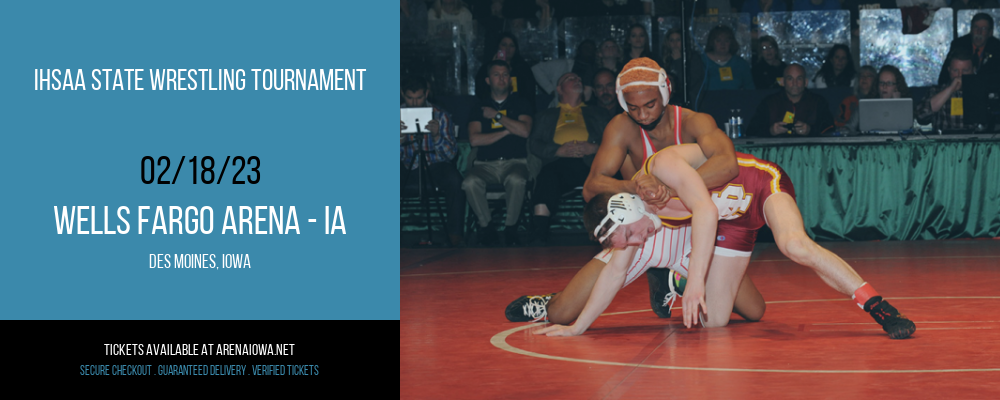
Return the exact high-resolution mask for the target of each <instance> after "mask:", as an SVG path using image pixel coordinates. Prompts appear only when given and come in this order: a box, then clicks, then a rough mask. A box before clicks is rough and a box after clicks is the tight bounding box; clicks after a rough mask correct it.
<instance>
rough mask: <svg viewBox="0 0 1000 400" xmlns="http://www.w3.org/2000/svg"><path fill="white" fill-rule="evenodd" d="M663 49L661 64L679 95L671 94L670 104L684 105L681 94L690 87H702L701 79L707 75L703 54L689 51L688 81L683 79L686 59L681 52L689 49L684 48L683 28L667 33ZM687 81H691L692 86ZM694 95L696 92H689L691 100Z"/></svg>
mask: <svg viewBox="0 0 1000 400" xmlns="http://www.w3.org/2000/svg"><path fill="white" fill-rule="evenodd" d="M661 50H662V54H663V57H662V58H661V61H660V66H661V67H663V69H664V70H665V71H667V75H668V76H669V77H670V83H671V85H673V88H674V92H675V93H678V95H677V96H670V104H674V105H683V103H684V96H682V95H680V94H681V93H685V91H686V90H687V89H688V88H691V89H698V88H700V87H701V81H702V80H703V79H704V77H705V65H703V64H702V61H701V56H699V55H697V54H695V53H693V52H691V51H688V57H687V62H688V77H687V80H686V81H685V79H682V77H683V76H684V60H683V57H682V54H681V52H682V51H687V50H685V49H684V43H683V41H682V39H681V30H680V29H678V28H674V29H671V30H670V31H668V32H667V35H666V36H664V38H663V48H662V49H661ZM686 83H690V86H689V85H687V84H686ZM692 96H694V93H690V92H689V93H688V97H689V99H688V100H689V101H693V100H694V99H693V98H692Z"/></svg>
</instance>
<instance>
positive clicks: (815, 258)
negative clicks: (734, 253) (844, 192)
mask: <svg viewBox="0 0 1000 400" xmlns="http://www.w3.org/2000/svg"><path fill="white" fill-rule="evenodd" d="M764 216H765V217H767V223H768V225H770V226H771V231H773V232H774V239H775V241H776V242H777V243H778V248H779V249H781V252H782V253H784V254H785V255H786V256H788V258H791V259H792V261H795V262H797V263H799V264H802V265H805V266H807V267H809V268H812V269H813V271H816V274H818V275H819V276H820V278H822V279H823V281H824V282H826V284H827V285H830V287H832V288H834V289H837V291H839V292H840V293H843V294H844V295H846V296H851V297H852V298H853V299H854V301H856V302H857V303H858V305H859V306H861V308H862V309H863V310H865V312H868V313H869V314H870V315H871V316H872V318H874V319H875V322H878V323H879V324H880V325H882V329H883V330H885V331H886V333H888V334H889V337H890V338H893V339H903V338H907V337H909V336H910V335H912V334H913V332H914V331H916V329H917V328H916V325H914V323H913V321H910V320H909V319H908V318H906V317H905V316H904V315H903V314H900V313H899V310H897V309H896V308H895V307H893V306H892V305H890V304H889V302H888V301H885V299H883V298H882V296H880V295H879V294H878V292H877V291H876V290H875V289H874V288H872V287H871V285H869V284H867V283H865V282H864V281H863V280H862V279H861V276H859V275H858V273H857V272H856V271H854V268H851V266H850V265H848V264H847V262H845V261H844V260H843V259H841V258H840V257H837V255H836V254H833V253H832V252H830V251H829V250H827V249H824V248H822V247H820V246H819V245H818V244H816V242H813V241H812V239H810V238H809V236H807V235H806V233H805V230H804V229H803V227H802V215H801V214H800V213H799V208H798V206H796V205H795V200H794V199H792V197H791V196H789V195H788V194H786V193H777V194H773V195H771V197H769V198H768V199H767V201H766V202H765V203H764Z"/></svg>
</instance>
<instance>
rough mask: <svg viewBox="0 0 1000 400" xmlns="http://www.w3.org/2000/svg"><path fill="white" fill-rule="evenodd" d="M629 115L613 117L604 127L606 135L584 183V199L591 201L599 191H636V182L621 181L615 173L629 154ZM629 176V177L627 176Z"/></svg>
mask: <svg viewBox="0 0 1000 400" xmlns="http://www.w3.org/2000/svg"><path fill="white" fill-rule="evenodd" d="M628 122H629V121H628V117H627V116H624V115H618V116H616V117H615V118H612V119H611V123H609V124H608V126H607V127H605V128H604V136H603V138H602V139H601V147H599V148H598V149H597V154H596V155H595V156H594V162H593V164H592V165H591V167H590V174H589V175H587V181H586V182H584V184H583V200H584V201H590V199H592V198H593V197H594V196H596V195H597V194H598V193H605V192H610V193H621V192H628V193H635V192H636V187H635V182H632V181H630V180H624V181H620V180H617V179H615V178H613V177H614V176H615V173H617V172H618V170H619V169H620V168H621V166H622V162H624V161H625V155H626V154H628V140H627V138H628V135H627V134H626V132H627V128H629V126H628V125H627V124H628ZM626 178H628V177H626Z"/></svg>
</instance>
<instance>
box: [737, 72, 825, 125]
mask: <svg viewBox="0 0 1000 400" xmlns="http://www.w3.org/2000/svg"><path fill="white" fill-rule="evenodd" d="M805 76H806V71H805V69H804V68H802V66H801V65H799V64H792V65H789V66H787V67H785V74H784V78H783V79H782V80H783V86H784V88H785V90H784V91H781V92H778V93H775V94H772V95H770V96H767V97H765V98H764V101H761V102H760V106H758V107H757V113H756V114H755V115H754V117H753V120H752V121H751V122H750V135H753V136H761V137H799V136H817V135H819V134H821V133H823V132H824V131H826V130H828V129H831V127H832V126H833V115H831V114H830V107H829V106H827V103H826V99H824V98H823V96H820V95H818V94H815V93H812V92H810V91H808V90H806V88H805V84H806V80H805Z"/></svg>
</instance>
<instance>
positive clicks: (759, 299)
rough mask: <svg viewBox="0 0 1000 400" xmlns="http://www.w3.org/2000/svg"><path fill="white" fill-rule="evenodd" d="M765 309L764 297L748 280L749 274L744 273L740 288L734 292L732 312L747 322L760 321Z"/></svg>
mask: <svg viewBox="0 0 1000 400" xmlns="http://www.w3.org/2000/svg"><path fill="white" fill-rule="evenodd" d="M747 261H749V259H748V260H747ZM766 307H767V306H766V304H764V296H761V294H760V291H758V290H757V286H754V284H753V281H751V280H750V274H748V273H744V274H743V280H742V281H740V288H739V290H738V291H737V292H736V301H735V302H734V303H733V312H734V313H736V314H738V315H739V316H741V317H743V319H745V320H747V321H760V319H761V318H763V317H764V309H765V308H766Z"/></svg>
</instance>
